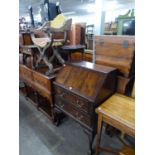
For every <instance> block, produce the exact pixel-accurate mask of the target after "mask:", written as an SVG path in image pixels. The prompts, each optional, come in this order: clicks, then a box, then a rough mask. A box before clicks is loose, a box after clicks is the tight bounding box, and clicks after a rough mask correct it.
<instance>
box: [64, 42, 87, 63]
mask: <svg viewBox="0 0 155 155" xmlns="http://www.w3.org/2000/svg"><path fill="white" fill-rule="evenodd" d="M84 49H85V45H65V46H62V50H63V51H67V52H68V56H69V61H71V54H72V53H74V52H80V53H81V55H82V61H83V57H84Z"/></svg>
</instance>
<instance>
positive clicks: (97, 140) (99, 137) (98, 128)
mask: <svg viewBox="0 0 155 155" xmlns="http://www.w3.org/2000/svg"><path fill="white" fill-rule="evenodd" d="M102 124H103V122H102V115H100V114H99V115H98V127H97V139H96V154H95V155H98V154H99V150H100V141H101V133H102Z"/></svg>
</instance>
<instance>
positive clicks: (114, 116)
mask: <svg viewBox="0 0 155 155" xmlns="http://www.w3.org/2000/svg"><path fill="white" fill-rule="evenodd" d="M96 112H97V114H98V129H97V142H96V155H98V154H99V152H101V151H108V152H112V153H114V154H117V155H132V154H134V153H132V152H134V151H130V152H131V153H130V154H127V153H126V154H125V152H124V154H123V151H122V152H121V151H117V152H116V151H112V150H110V149H103V148H100V140H101V132H102V124H103V122H104V123H107V124H109V125H111V126H113V127H115V128H117V129H119V130H121V131H122V132H124V133H126V134H128V135H130V136H132V137H134V136H135V104H134V99H133V98H130V97H127V96H124V95H121V94H117V93H116V94H114V95H113V96H111V97H110V98H109V99H107V100H106V101H105V102H104V103H103V104H102V105H101V106H99V107H98V108H97V109H96ZM127 152H129V151H127ZM121 153H122V154H121Z"/></svg>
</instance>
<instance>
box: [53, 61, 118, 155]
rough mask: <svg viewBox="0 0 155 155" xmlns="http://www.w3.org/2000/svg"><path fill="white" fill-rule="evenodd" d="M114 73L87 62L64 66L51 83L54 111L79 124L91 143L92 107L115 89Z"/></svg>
mask: <svg viewBox="0 0 155 155" xmlns="http://www.w3.org/2000/svg"><path fill="white" fill-rule="evenodd" d="M116 75H117V70H116V69H115V68H113V67H107V66H100V65H96V64H93V63H90V62H80V63H72V64H67V65H66V66H65V67H63V68H62V69H61V70H60V71H59V73H58V74H57V76H56V79H55V81H54V82H53V86H54V103H55V108H56V109H59V110H61V111H62V112H64V113H65V114H67V115H68V116H69V117H71V118H73V119H74V120H75V121H77V122H78V123H80V124H81V125H82V126H83V127H84V129H85V131H86V132H87V133H88V135H89V137H90V141H89V146H90V151H91V154H92V149H91V148H92V142H93V139H94V136H95V134H96V125H97V115H96V114H95V108H96V107H97V106H98V105H100V104H101V103H102V102H103V101H104V100H106V99H107V98H109V97H110V96H111V95H112V94H113V93H114V92H115V90H116V82H117V81H116Z"/></svg>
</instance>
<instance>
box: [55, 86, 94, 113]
mask: <svg viewBox="0 0 155 155" xmlns="http://www.w3.org/2000/svg"><path fill="white" fill-rule="evenodd" d="M55 92H56V95H57V96H60V97H61V98H62V99H64V100H65V101H67V102H69V103H71V104H72V105H74V106H76V107H77V108H79V109H81V110H82V111H84V112H86V113H91V106H92V105H91V104H90V102H89V101H87V100H85V99H83V98H81V97H79V96H77V95H75V94H73V93H71V92H68V91H66V90H64V89H62V88H60V87H55Z"/></svg>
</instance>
